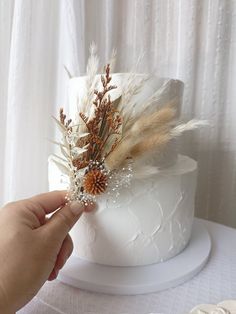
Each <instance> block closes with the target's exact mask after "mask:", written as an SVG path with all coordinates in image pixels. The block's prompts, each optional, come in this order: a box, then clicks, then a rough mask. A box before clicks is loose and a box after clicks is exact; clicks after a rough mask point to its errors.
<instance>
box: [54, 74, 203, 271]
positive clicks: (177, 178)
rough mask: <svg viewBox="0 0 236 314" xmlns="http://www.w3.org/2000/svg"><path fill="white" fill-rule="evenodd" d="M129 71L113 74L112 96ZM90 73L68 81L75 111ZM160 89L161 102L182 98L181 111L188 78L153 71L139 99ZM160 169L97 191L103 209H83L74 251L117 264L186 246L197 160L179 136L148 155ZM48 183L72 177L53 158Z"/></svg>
mask: <svg viewBox="0 0 236 314" xmlns="http://www.w3.org/2000/svg"><path fill="white" fill-rule="evenodd" d="M126 76H127V74H113V75H112V84H115V85H117V86H118V88H117V89H115V90H113V91H112V92H111V97H112V99H117V97H118V96H119V95H120V94H121V90H120V87H122V82H123V80H124V78H126ZM85 80H86V77H79V78H73V79H71V80H70V84H69V101H70V116H73V115H74V114H75V110H77V104H78V102H79V101H80V100H81V99H82V98H83V90H84V88H85ZM156 90H160V91H161V90H162V92H160V97H159V100H158V103H159V104H160V105H161V104H162V103H166V102H168V99H173V98H175V99H177V102H176V103H177V107H178V108H177V111H178V113H177V115H178V116H179V113H180V107H181V102H182V93H183V83H182V82H180V81H178V80H169V81H168V85H166V80H164V79H160V78H157V77H152V78H151V79H149V80H147V81H146V82H145V83H144V87H143V89H142V91H141V93H139V94H138V95H136V96H135V97H136V100H135V101H136V103H137V106H136V108H137V110H138V108H139V106H138V105H139V103H142V101H143V100H144V99H146V98H147V97H150V96H151V95H152V94H153V93H154V92H156ZM145 162H148V163H151V164H153V165H155V166H157V167H159V169H160V171H159V173H157V174H153V175H151V176H149V177H147V178H142V179H138V178H135V177H134V178H132V179H131V182H130V185H129V186H128V187H122V188H121V189H120V190H119V197H117V198H114V196H112V195H110V194H107V193H104V194H102V195H100V196H98V197H97V204H98V209H97V210H96V211H95V212H92V213H89V214H83V216H82V217H81V219H80V220H79V222H78V223H77V224H76V225H75V226H74V228H73V230H72V231H71V236H72V238H73V241H74V245H75V249H74V254H75V255H76V256H78V257H80V258H81V259H84V260H87V261H89V262H94V263H99V264H105V265H112V266H137V265H149V264H153V263H158V262H162V261H165V260H167V259H169V258H171V257H173V256H175V255H177V254H178V253H179V252H181V251H182V250H183V249H184V248H185V247H186V245H187V244H188V241H189V239H190V235H191V230H192V224H193V217H194V198H195V188H196V177H197V176H196V173H197V163H196V162H195V161H194V160H192V159H190V158H189V157H186V156H182V155H178V147H177V143H176V140H173V141H171V142H170V143H169V144H168V145H167V147H166V149H165V150H164V151H163V153H162V154H161V155H160V154H159V155H158V156H157V157H155V151H154V152H153V154H152V155H151V156H149V157H148V161H147V160H146V161H145ZM49 188H50V190H54V189H65V188H67V183H66V182H65V177H64V176H62V175H61V173H60V170H59V169H58V168H57V167H56V166H55V165H54V164H53V163H52V162H51V161H49Z"/></svg>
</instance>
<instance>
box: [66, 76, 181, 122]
mask: <svg viewBox="0 0 236 314" xmlns="http://www.w3.org/2000/svg"><path fill="white" fill-rule="evenodd" d="M111 77H112V79H111V84H112V85H115V86H116V88H115V89H113V90H111V91H110V92H109V94H110V96H111V100H115V99H118V98H119V97H120V96H122V97H123V98H126V99H125V101H127V98H129V99H128V101H127V105H130V104H131V103H132V105H133V104H135V111H134V114H137V113H140V112H142V110H143V106H142V104H143V103H145V102H146V101H148V100H150V101H153V106H152V107H150V108H149V110H153V111H154V110H156V108H157V107H162V106H164V105H167V104H170V105H173V106H174V107H175V109H176V118H178V117H179V115H180V111H181V105H182V96H183V90H184V84H183V82H182V81H180V80H175V79H169V78H161V77H157V76H155V75H147V74H137V73H111ZM100 78H101V75H99V74H98V75H96V76H95V79H94V82H93V83H92V85H93V86H94V88H96V89H98V90H100V89H101V88H102V83H101V79H100ZM88 81H89V78H88V76H80V77H74V78H72V79H70V81H69V91H68V94H69V112H70V116H71V117H72V116H75V115H76V111H78V110H81V109H82V103H83V100H84V98H85V95H86V93H87V84H88ZM132 91H133V93H132ZM127 94H129V95H127ZM154 107H155V108H154ZM146 113H147V112H146Z"/></svg>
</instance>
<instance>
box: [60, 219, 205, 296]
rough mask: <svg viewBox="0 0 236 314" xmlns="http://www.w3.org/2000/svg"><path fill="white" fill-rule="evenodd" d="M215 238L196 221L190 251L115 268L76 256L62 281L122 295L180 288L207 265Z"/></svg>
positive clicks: (187, 249)
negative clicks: (160, 261) (146, 262)
mask: <svg viewBox="0 0 236 314" xmlns="http://www.w3.org/2000/svg"><path fill="white" fill-rule="evenodd" d="M210 251H211V239H210V236H209V234H208V231H207V230H206V228H205V227H204V226H203V224H202V223H201V222H200V221H199V220H198V219H196V218H195V219H194V224H193V232H192V236H191V239H190V242H189V244H188V246H187V247H186V249H185V250H184V251H182V252H181V253H180V254H179V255H177V256H175V257H174V258H172V259H170V260H168V261H166V262H163V263H158V264H152V265H148V266H137V267H114V266H106V265H100V264H95V263H90V262H87V261H84V260H81V259H80V258H78V257H75V256H72V257H71V258H70V259H69V260H68V262H67V264H66V265H65V267H64V268H63V269H62V270H61V272H60V275H59V277H58V279H59V280H60V281H62V282H63V283H66V284H68V285H71V286H74V287H78V288H80V289H84V290H89V291H95V292H102V293H108V294H119V295H135V294H145V293H151V292H157V291H161V290H164V289H168V288H171V287H174V286H177V285H179V284H181V283H183V282H184V281H187V280H189V279H190V278H192V277H193V276H194V275H196V274H197V273H198V272H199V271H200V270H201V269H202V268H203V266H204V265H205V264H206V262H207V260H208V257H209V254H210Z"/></svg>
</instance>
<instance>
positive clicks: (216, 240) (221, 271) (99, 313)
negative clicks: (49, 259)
mask: <svg viewBox="0 0 236 314" xmlns="http://www.w3.org/2000/svg"><path fill="white" fill-rule="evenodd" d="M201 221H202V222H203V223H204V224H205V226H206V227H207V229H208V231H209V233H210V236H211V238H212V252H211V256H210V259H209V262H208V263H207V265H206V266H205V267H204V269H203V270H202V271H201V272H200V273H199V274H198V275H197V276H195V277H194V278H193V279H191V280H190V281H188V282H186V283H184V284H182V285H180V286H178V287H176V288H172V289H168V290H165V291H162V292H159V293H152V294H148V295H138V296H113V295H105V294H98V293H91V292H87V291H82V290H79V289H76V288H72V287H69V286H66V285H64V284H62V283H60V282H59V281H57V280H56V281H54V282H50V283H49V282H48V283H46V284H45V285H44V286H43V288H42V289H41V290H40V292H39V293H38V295H37V296H36V297H35V298H34V299H33V300H32V301H31V302H30V303H29V304H28V305H27V306H26V307H24V308H23V309H22V310H20V311H18V313H20V314H42V313H45V314H56V313H63V314H65V313H66V314H150V313H152V314H154V313H155V314H187V313H189V311H190V310H191V309H192V308H193V307H194V306H196V305H198V304H200V303H213V304H216V303H219V302H220V301H223V300H227V299H236V229H232V228H229V227H226V226H223V225H219V224H216V223H213V222H209V221H206V220H201Z"/></svg>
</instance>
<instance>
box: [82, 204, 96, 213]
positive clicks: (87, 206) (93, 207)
mask: <svg viewBox="0 0 236 314" xmlns="http://www.w3.org/2000/svg"><path fill="white" fill-rule="evenodd" d="M95 209H97V204H96V203H89V204H88V205H86V206H85V207H84V211H85V212H91V211H93V210H95Z"/></svg>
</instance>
